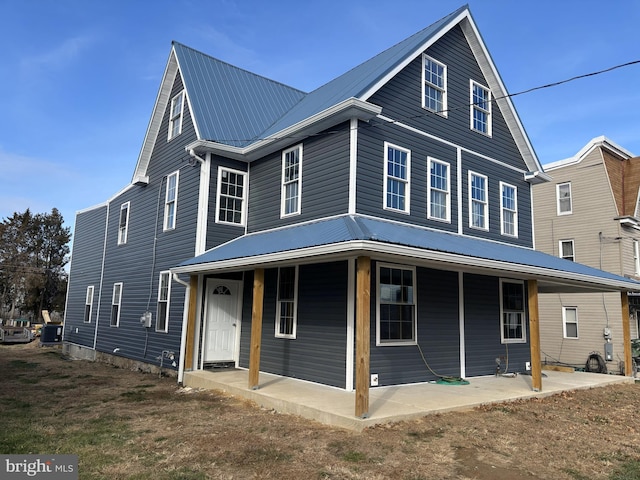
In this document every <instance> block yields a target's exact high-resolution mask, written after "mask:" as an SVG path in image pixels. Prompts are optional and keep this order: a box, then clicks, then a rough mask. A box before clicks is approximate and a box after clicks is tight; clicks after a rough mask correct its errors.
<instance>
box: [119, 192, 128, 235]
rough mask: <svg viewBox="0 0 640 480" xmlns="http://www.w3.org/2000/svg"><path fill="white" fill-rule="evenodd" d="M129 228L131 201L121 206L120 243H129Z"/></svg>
mask: <svg viewBox="0 0 640 480" xmlns="http://www.w3.org/2000/svg"><path fill="white" fill-rule="evenodd" d="M128 230H129V202H127V203H123V204H122V205H121V206H120V221H119V222H118V245H122V244H125V243H127V233H128Z"/></svg>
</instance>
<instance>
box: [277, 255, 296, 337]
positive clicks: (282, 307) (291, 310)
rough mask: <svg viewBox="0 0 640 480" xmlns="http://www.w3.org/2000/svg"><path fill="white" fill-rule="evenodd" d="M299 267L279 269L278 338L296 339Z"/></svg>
mask: <svg viewBox="0 0 640 480" xmlns="http://www.w3.org/2000/svg"><path fill="white" fill-rule="evenodd" d="M297 304H298V267H282V268H279V269H278V301H277V309H278V310H277V312H276V337H282V338H296V326H297V323H298V322H297V310H298V309H297Z"/></svg>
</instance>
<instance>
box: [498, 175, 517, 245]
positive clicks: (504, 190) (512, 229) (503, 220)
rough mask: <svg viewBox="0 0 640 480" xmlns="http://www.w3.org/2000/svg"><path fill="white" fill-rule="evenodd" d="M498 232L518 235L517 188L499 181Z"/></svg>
mask: <svg viewBox="0 0 640 480" xmlns="http://www.w3.org/2000/svg"><path fill="white" fill-rule="evenodd" d="M500 192H501V194H500V196H501V204H500V225H501V230H500V232H501V233H502V235H509V236H511V237H517V236H518V190H517V189H516V187H514V186H513V185H509V184H507V183H502V182H500Z"/></svg>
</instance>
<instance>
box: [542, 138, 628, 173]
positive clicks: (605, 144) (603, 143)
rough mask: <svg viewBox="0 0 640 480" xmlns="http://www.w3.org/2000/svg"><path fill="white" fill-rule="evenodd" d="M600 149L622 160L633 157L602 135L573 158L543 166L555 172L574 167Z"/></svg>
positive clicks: (591, 141) (593, 139)
mask: <svg viewBox="0 0 640 480" xmlns="http://www.w3.org/2000/svg"><path fill="white" fill-rule="evenodd" d="M598 147H602V148H605V149H607V150H609V151H610V152H612V153H613V154H615V155H617V156H619V157H621V158H623V159H625V160H626V159H629V158H633V157H634V156H635V155H634V154H633V153H631V152H630V151H629V150H627V149H626V148H624V147H621V146H620V145H618V144H617V143H615V142H612V141H611V140H609V139H608V138H607V137H605V136H604V135H601V136H599V137H595V138H592V139H591V140H590V141H589V142H588V143H587V144H586V145H585V146H584V147H582V148H581V149H580V151H579V152H578V153H576V154H575V155H574V156H573V157H569V158H565V159H563V160H557V161H555V162H550V163H547V164H546V165H545V167H544V168H545V170H546V171H549V170H555V169H557V168H562V167H567V166H569V165H575V164H577V163H580V162H581V161H582V160H583V159H584V158H585V157H586V156H587V155H589V154H590V153H591V152H592V151H593V150H594V149H595V148H598Z"/></svg>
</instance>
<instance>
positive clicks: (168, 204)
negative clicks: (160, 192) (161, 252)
mask: <svg viewBox="0 0 640 480" xmlns="http://www.w3.org/2000/svg"><path fill="white" fill-rule="evenodd" d="M177 208H178V172H173V173H172V174H171V175H169V176H168V177H167V187H166V191H165V197H164V230H173V229H174V228H176V210H177Z"/></svg>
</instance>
